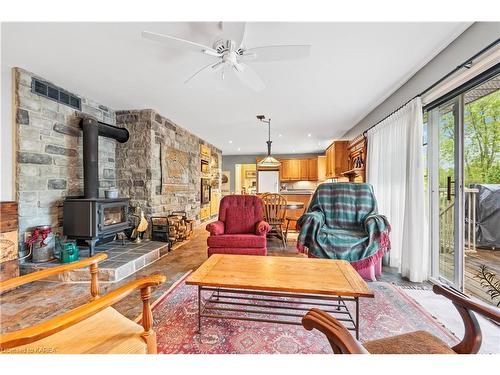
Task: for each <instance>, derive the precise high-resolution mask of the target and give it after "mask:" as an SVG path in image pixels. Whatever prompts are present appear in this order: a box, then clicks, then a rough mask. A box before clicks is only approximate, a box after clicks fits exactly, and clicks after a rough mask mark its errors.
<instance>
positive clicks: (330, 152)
mask: <svg viewBox="0 0 500 375" xmlns="http://www.w3.org/2000/svg"><path fill="white" fill-rule="evenodd" d="M348 143H349V142H348V141H334V142H333V143H332V144H331V145H330V146H329V147H328V148H327V149H326V152H325V154H326V173H325V175H326V178H340V177H344V176H343V175H342V173H343V172H345V171H347V170H348V167H349V162H348V151H347V144H348Z"/></svg>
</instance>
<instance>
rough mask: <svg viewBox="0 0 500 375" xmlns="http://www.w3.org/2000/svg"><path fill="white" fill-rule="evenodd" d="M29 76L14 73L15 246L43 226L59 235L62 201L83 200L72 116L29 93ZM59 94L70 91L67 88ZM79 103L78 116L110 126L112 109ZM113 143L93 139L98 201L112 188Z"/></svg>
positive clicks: (66, 109)
mask: <svg viewBox="0 0 500 375" xmlns="http://www.w3.org/2000/svg"><path fill="white" fill-rule="evenodd" d="M33 76H34V75H33V74H32V73H30V72H27V71H25V70H23V69H19V68H17V69H16V70H15V101H16V129H17V134H16V139H17V166H16V194H17V201H18V203H19V235H20V239H21V241H22V240H23V237H24V236H23V233H24V232H25V231H26V230H30V229H31V228H32V227H34V226H37V225H44V224H49V225H52V227H53V228H54V230H56V231H59V230H60V229H61V226H62V202H63V199H64V197H65V196H67V195H76V196H78V195H82V194H83V161H82V137H81V131H80V128H79V118H78V111H76V110H75V109H73V108H71V107H69V106H66V105H64V104H59V103H57V102H55V101H53V100H50V99H47V98H44V97H42V96H39V95H36V94H34V93H32V92H31V78H32V77H33ZM37 78H40V79H42V80H45V79H43V78H42V77H37ZM45 81H46V80H45ZM56 85H57V83H56ZM65 89H68V91H70V92H71V91H72V90H71V88H65ZM80 98H81V100H82V112H83V113H85V114H89V115H92V116H94V117H96V118H97V119H98V120H99V121H102V122H106V123H108V124H113V125H114V124H115V113H114V111H113V110H112V109H110V108H108V107H106V106H104V105H102V104H100V103H97V102H94V101H92V100H90V99H88V98H84V97H80ZM115 143H116V142H115V141H114V140H112V139H108V138H102V137H100V138H99V179H100V182H99V187H100V194H102V195H103V194H104V193H103V190H104V189H105V188H109V187H112V186H116V178H115Z"/></svg>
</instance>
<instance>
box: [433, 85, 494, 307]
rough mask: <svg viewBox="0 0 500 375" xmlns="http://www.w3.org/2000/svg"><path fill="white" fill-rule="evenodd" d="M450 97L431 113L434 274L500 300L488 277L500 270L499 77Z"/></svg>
mask: <svg viewBox="0 0 500 375" xmlns="http://www.w3.org/2000/svg"><path fill="white" fill-rule="evenodd" d="M445 100H446V101H445ZM445 100H443V101H442V102H441V103H439V104H436V105H434V107H431V109H428V110H427V112H426V116H425V118H427V134H428V145H427V156H428V160H429V162H428V167H429V174H428V176H429V178H428V186H429V188H430V189H429V191H430V202H431V204H430V208H431V210H430V212H431V220H430V222H431V238H430V241H431V249H432V253H431V260H432V264H431V266H432V268H431V269H432V278H433V279H434V280H436V281H439V282H445V283H447V284H450V285H452V286H454V287H455V288H457V289H459V290H463V291H465V292H466V293H467V294H471V295H473V296H475V297H477V298H480V299H482V300H484V301H486V302H489V303H493V304H497V303H500V298H499V297H497V296H495V294H494V293H493V295H492V294H491V293H490V290H491V288H488V285H487V284H488V280H487V279H485V277H486V276H487V275H488V274H490V275H491V274H493V275H498V274H499V273H498V272H499V271H500V251H499V250H498V249H499V248H500V230H499V229H498V223H499V222H500V209H499V206H498V201H499V197H500V76H494V77H492V78H489V79H488V80H485V81H483V82H481V83H478V84H477V85H476V86H472V87H469V88H468V89H467V90H464V91H463V92H461V93H459V94H457V95H456V96H455V97H452V98H449V99H445ZM495 277H498V276H495Z"/></svg>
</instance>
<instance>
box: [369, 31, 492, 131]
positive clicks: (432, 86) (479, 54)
mask: <svg viewBox="0 0 500 375" xmlns="http://www.w3.org/2000/svg"><path fill="white" fill-rule="evenodd" d="M498 43H500V38H498V39H496V40H495V41H494V42H493V43H490V44H489V45H488V46H486V47H485V48H483V49H482V50H481V51H479V52H478V53H476V54H475V55H474V56H472V57H470V58H468V59H467V60H466V61H464V62H463V63H462V64H460V65H458V66H457V67H456V68H455V69H453V70H452V71H451V72H449V73H448V74H446V75H445V76H444V77H442V78H440V79H438V80H437V81H436V82H434V83H433V84H432V85H430V86H429V87H427V88H426V89H425V90H424V91H422V92H421V93H420V94H417V95H415V96H414V97H413V98H411V99H410V100H408V101H406V102H405V103H404V104H403V105H401V106H399V107H398V108H396V109H395V110H394V111H392V112H391V113H389V114H388V115H387V116H385V117H384V118H383V119H382V120H379V121H377V123H375V124H374V125H372V126H370V127H369V128H368V129H366V130H365V131H364V132H363V133H362V134H363V136H366V133H368V131H369V130H371V129H373V128H374V127H375V126H377V125H378V124H380V123H381V122H382V121H384V120H386V119H388V118H389V117H391V116H392V115H393V114H394V113H396V112H397V111H399V110H400V109H401V108H403V107H404V106H405V105H407V104H408V103H410V102H411V101H412V100H414V99H415V98H418V97H419V96H422V95H424V94H426V93H428V92H429V91H430V90H432V89H433V88H434V87H436V86H437V85H439V84H440V83H441V82H443V81H444V80H446V79H448V78H449V77H450V76H451V75H452V74H454V73H456V72H457V71H459V70H460V69H462V68H464V67H465V68H469V65H470V64H471V63H472V61H473V60H475V59H476V58H477V57H479V56H481V55H482V54H483V53H485V52H486V51H488V50H490V49H491V48H493V47H495V46H496V45H497V44H498Z"/></svg>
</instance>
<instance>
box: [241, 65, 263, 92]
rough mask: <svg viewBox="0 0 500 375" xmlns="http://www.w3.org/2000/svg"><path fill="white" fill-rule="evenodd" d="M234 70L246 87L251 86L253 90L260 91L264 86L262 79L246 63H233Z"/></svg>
mask: <svg viewBox="0 0 500 375" xmlns="http://www.w3.org/2000/svg"><path fill="white" fill-rule="evenodd" d="M234 70H235V73H236V76H237V77H238V78H239V79H240V81H241V82H243V83H244V84H245V85H247V86H248V87H250V88H252V89H253V90H255V91H262V90H264V89H265V88H266V85H265V84H264V82H262V79H260V77H259V75H258V74H257V73H255V71H254V70H253V69H252V68H250V67H249V66H248V65H246V64H241V63H240V64H235V65H234Z"/></svg>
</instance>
